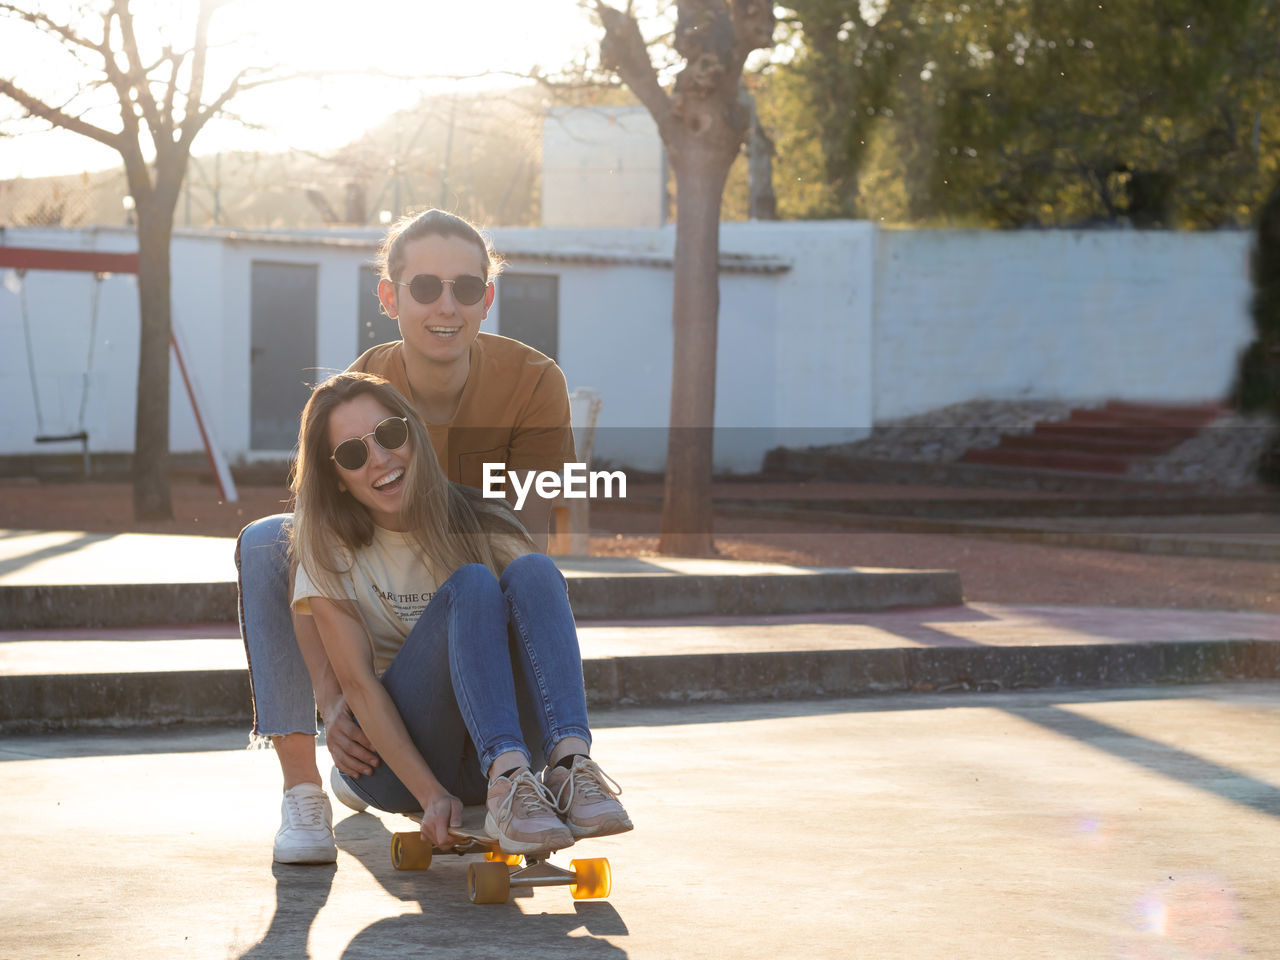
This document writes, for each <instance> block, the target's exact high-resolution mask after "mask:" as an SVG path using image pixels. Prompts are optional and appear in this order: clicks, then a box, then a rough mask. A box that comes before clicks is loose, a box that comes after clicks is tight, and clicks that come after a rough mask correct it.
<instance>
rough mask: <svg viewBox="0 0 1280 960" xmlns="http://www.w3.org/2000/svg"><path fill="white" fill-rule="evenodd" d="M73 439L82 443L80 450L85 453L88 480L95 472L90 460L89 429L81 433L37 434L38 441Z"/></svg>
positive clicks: (48, 441) (85, 475) (66, 440)
mask: <svg viewBox="0 0 1280 960" xmlns="http://www.w3.org/2000/svg"><path fill="white" fill-rule="evenodd" d="M72 440H76V441H79V443H80V451H81V453H83V454H84V478H85V479H86V480H88V479H89V476H90V474H91V473H92V472H93V469H92V465H91V464H90V462H89V431H87V430H81V431H80V432H79V433H43V434H37V435H36V443H67V442H70V441H72Z"/></svg>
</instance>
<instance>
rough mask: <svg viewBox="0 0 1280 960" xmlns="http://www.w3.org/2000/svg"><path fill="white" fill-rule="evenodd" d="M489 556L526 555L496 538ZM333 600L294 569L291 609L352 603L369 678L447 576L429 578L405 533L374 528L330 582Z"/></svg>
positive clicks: (386, 662)
mask: <svg viewBox="0 0 1280 960" xmlns="http://www.w3.org/2000/svg"><path fill="white" fill-rule="evenodd" d="M490 543H491V544H492V545H493V547H494V549H495V552H501V551H504V550H505V551H510V555H517V554H520V553H524V552H525V551H526V549H527V547H525V546H524V545H523V543H522V541H521V540H520V539H519V538H518V537H515V536H509V535H503V534H497V535H495V536H493V538H492V539H491V540H490ZM334 579H335V580H336V583H335V584H334V587H335V588H336V589H337V590H339V591H341V592H340V593H339V594H338V596H328V594H327V593H326V592H325V591H324V590H323V589H321V588H320V587H319V586H318V585H317V584H316V581H315V580H314V579H312V577H311V575H310V574H308V573H307V570H306V568H305V567H304V566H301V565H299V567H298V572H297V576H296V577H295V579H294V586H293V609H294V611H295V612H296V613H301V614H307V615H309V614H310V613H311V598H312V597H325V598H326V599H329V600H351V601H354V603H355V607H356V611H357V613H358V614H359V616H360V621H361V623H363V624H364V629H365V632H366V633H367V634H368V636H369V644H370V652H371V653H372V655H373V672H374V673H375V674H376V675H377V676H379V677H380V676H382V673H383V671H384V670H386V669H387V667H389V666H390V665H391V661H392V660H393V659H395V655H396V654H397V653H399V652H400V647H401V646H403V645H404V641H405V639H406V638H407V637H408V636H409V631H410V630H412V629H413V627H414V624H416V623H417V622H418V618H419V617H421V616H422V611H423V610H425V609H426V608H427V604H428V603H430V602H431V598H432V597H433V596H435V593H436V590H437V589H438V588H439V586H440V584H442V583H443V582H444V581H445V580H447V579H448V577H447V576H440V575H439V574H438V573H436V572H433V571H432V570H431V568H430V566H429V565H428V563H427V561H426V559H425V558H424V557H423V556H422V554H421V553H420V552H419V551H418V547H417V541H416V540H415V539H414V537H413V534H411V533H400V532H397V531H395V530H387V529H385V528H383V527H379V526H376V525H375V526H374V528H373V540H372V542H371V543H370V544H369V545H368V546H366V547H361V548H360V549H358V550H356V552H355V558H354V561H353V562H352V564H351V569H350V570H349V571H348V572H346V573H344V574H341V575H340V576H338V577H336V578H334Z"/></svg>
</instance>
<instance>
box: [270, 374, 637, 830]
mask: <svg viewBox="0 0 1280 960" xmlns="http://www.w3.org/2000/svg"><path fill="white" fill-rule="evenodd" d="M293 491H294V495H295V500H296V502H295V512H294V520H293V532H292V540H291V545H290V547H291V550H292V553H293V556H294V558H295V559H296V561H297V563H298V572H297V578H296V585H295V589H294V594H293V598H294V610H295V612H296V613H300V614H303V613H309V614H310V615H311V616H312V617H314V619H315V625H316V627H317V628H318V630H319V633H320V639H321V641H322V642H323V645H324V650H325V653H326V654H327V656H328V659H329V662H330V664H331V665H332V667H333V670H334V673H335V674H336V676H337V679H338V682H339V683H340V684H341V687H342V691H343V694H344V695H345V697H346V701H347V705H348V707H349V708H350V710H351V711H352V713H353V714H354V716H355V718H356V721H357V722H358V723H359V724H360V727H361V729H362V730H363V732H364V734H365V735H366V736H367V737H368V739H369V741H370V742H371V743H372V745H373V747H374V748H375V749H376V751H377V753H378V755H379V756H380V757H381V758H382V760H383V763H382V764H381V765H380V766H379V767H377V768H376V769H375V770H374V771H373V772H372V773H370V774H367V775H364V776H360V777H358V778H353V777H349V776H347V775H346V774H341V773H340V774H339V776H340V778H341V779H340V780H338V781H337V785H338V787H339V790H338V794H339V799H342V800H343V801H344V802H347V803H348V804H349V805H351V806H355V807H360V806H361V805H362V804H366V803H367V804H372V805H373V806H375V807H378V808H380V809H383V810H388V811H392V812H408V811H413V810H421V811H422V812H423V817H422V834H423V836H424V838H426V839H427V840H430V841H431V842H433V843H435V844H437V845H440V846H448V845H449V844H450V839H449V827H450V826H459V825H460V824H461V812H462V804H463V803H481V802H483V803H485V804H486V806H487V808H488V812H487V815H486V820H485V826H486V828H487V829H488V831H489V832H490V833H491V834H493V835H494V836H495V837H496V838H497V839H498V841H499V843H500V844H501V846H502V849H503V850H505V851H507V852H510V853H538V852H545V851H548V850H556V849H561V848H563V847H566V846H569V845H570V844H571V843H573V841H574V839H576V838H578V837H585V836H600V835H605V834H611V833H620V832H622V831H625V830H630V829H631V821H630V820H629V819H628V817H627V813H626V811H625V810H624V809H623V807H622V805H621V804H620V803H619V802H618V800H617V795H618V793H620V790H619V789H618V787H617V784H615V783H614V782H613V781H612V780H611V779H610V778H609V777H607V776H606V775H605V773H604V772H603V771H602V770H601V769H600V767H599V766H598V765H597V764H596V763H595V762H594V761H593V760H592V759H591V758H590V756H589V750H590V744H591V732H590V729H589V728H588V725H587V709H586V695H585V692H584V690H583V682H582V661H581V654H580V652H579V649H578V640H577V632H576V629H575V627H574V622H573V614H572V612H571V611H570V609H569V601H568V596H567V594H566V591H565V583H564V578H563V577H562V576H561V575H560V572H559V571H558V570H557V569H556V567H555V565H554V564H553V563H552V561H551V560H549V559H548V558H547V557H546V556H544V555H542V554H539V553H536V552H533V551H534V548H533V543H532V542H531V540H530V539H529V536H528V534H527V533H526V532H525V530H524V528H523V527H521V526H520V524H519V522H518V521H517V520H516V519H515V517H514V516H513V514H512V513H511V511H510V509H509V508H508V507H507V506H506V504H505V503H503V502H502V501H492V500H485V499H483V498H482V497H481V496H480V494H479V492H478V491H476V490H474V489H473V488H471V487H467V486H464V485H462V484H458V483H451V482H450V481H449V480H448V479H447V478H446V477H445V475H444V473H443V471H442V470H441V469H440V465H439V463H438V461H437V459H436V456H435V453H434V451H433V450H432V447H431V443H430V439H429V437H428V435H427V431H426V428H425V427H424V426H423V424H422V422H421V420H420V419H419V417H418V416H417V414H416V412H415V410H414V408H413V407H412V406H411V405H410V403H409V402H408V401H407V400H405V399H404V397H403V396H402V395H401V394H400V393H399V392H398V391H397V390H396V389H395V388H394V387H392V386H391V384H390V383H388V382H387V381H385V380H383V379H381V378H379V377H375V376H371V375H368V374H361V373H344V374H339V375H338V376H335V377H332V378H330V379H329V380H327V381H326V382H324V383H323V384H321V385H320V386H319V387H317V388H316V390H315V392H314V393H313V394H312V396H311V399H310V400H309V401H308V403H307V406H306V408H305V409H304V410H303V414H302V430H301V436H300V440H299V453H298V459H297V462H296V464H295V471H294V479H293ZM544 765H545V766H544ZM540 768H541V773H540V775H535V773H534V771H535V770H538V769H540Z"/></svg>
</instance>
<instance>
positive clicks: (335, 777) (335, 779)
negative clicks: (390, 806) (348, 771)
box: [329, 767, 369, 813]
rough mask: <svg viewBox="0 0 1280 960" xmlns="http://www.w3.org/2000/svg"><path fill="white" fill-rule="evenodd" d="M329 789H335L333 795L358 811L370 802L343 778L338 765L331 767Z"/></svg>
mask: <svg viewBox="0 0 1280 960" xmlns="http://www.w3.org/2000/svg"><path fill="white" fill-rule="evenodd" d="M329 789H331V790H332V791H333V795H334V796H335V797H337V798H338V802H339V803H341V804H342V805H343V806H344V807H350V808H351V809H352V810H354V811H355V812H356V813H360V812H361V811H363V810H364V809H365V808H367V807H368V806H369V804H367V803H365V801H364V800H362V799H361V798H360V795H359V794H358V793H356V792H355V791H354V790H352V789H351V786H350V785H349V784H348V783H347V781H346V780H344V779H343V778H342V774H340V773H339V772H338V768H337V767H330V768H329Z"/></svg>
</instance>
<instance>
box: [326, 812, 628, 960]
mask: <svg viewBox="0 0 1280 960" xmlns="http://www.w3.org/2000/svg"><path fill="white" fill-rule="evenodd" d="M344 812H345V811H344ZM338 815H339V816H340V815H341V813H339V814H338ZM404 823H405V827H406V829H412V828H413V824H412V822H411V821H410V820H408V819H406V820H405V821H404ZM334 836H335V837H336V839H337V841H338V847H339V848H340V849H341V850H342V851H344V852H345V853H347V854H350V855H351V856H353V857H355V858H356V859H357V860H359V861H360V863H361V864H363V865H364V867H365V869H366V870H368V871H369V873H370V874H371V875H372V876H373V877H374V878H375V879H377V881H378V882H379V883H380V884H382V886H383V888H384V889H385V890H386V891H387V892H388V893H389V894H391V895H392V896H393V897H396V898H397V899H399V900H402V901H406V902H415V903H417V904H418V907H419V911H420V912H418V913H407V914H403V915H401V916H398V917H388V918H386V919H385V920H379V921H377V922H376V923H374V924H372V925H371V926H369V927H367V928H365V929H364V930H362V931H361V932H360V933H359V934H357V935H356V936H355V937H354V938H353V939H352V941H351V943H350V944H348V945H347V947H346V949H345V950H344V951H343V953H342V956H343V958H344V960H347V958H358V957H370V958H377V960H382V958H385V957H387V956H417V955H419V954H422V953H430V954H431V955H432V956H441V955H456V956H460V957H468V958H470V957H490V956H492V957H501V958H504V960H505V958H507V957H510V956H513V955H515V956H519V955H521V952H522V951H521V945H522V944H524V945H534V944H536V945H537V955H538V956H557V955H559V954H560V953H562V952H563V953H565V954H570V953H572V955H573V956H575V957H611V958H622V957H625V956H626V951H624V950H622V949H620V948H619V947H616V946H614V945H613V944H611V943H609V942H608V941H606V940H602V939H598V938H600V937H604V936H627V935H629V931H628V929H627V925H626V923H625V922H624V921H623V919H622V917H621V916H620V915H619V914H618V911H617V910H616V909H615V908H614V906H613V905H612V904H611V903H609V902H608V901H604V900H594V901H569V902H571V903H573V906H574V912H573V913H572V914H565V913H541V912H538V911H537V910H536V908H535V907H534V903H533V899H532V898H545V900H544V902H545V901H549V900H550V899H551V898H562V899H563V900H568V898H569V894H568V890H567V889H565V888H561V887H552V888H549V889H544V890H539V891H537V892H536V893H535V892H533V891H525V892H524V894H523V895H521V896H519V897H518V898H515V899H513V900H512V901H510V902H508V903H506V904H504V905H485V906H477V905H475V904H473V903H471V902H470V901H469V900H468V899H467V889H466V877H467V866H468V864H470V863H472V862H474V861H475V858H474V857H455V856H438V857H436V859H435V860H434V862H433V863H432V865H431V868H430V869H429V870H425V871H399V870H396V869H395V868H394V867H393V866H392V865H391V831H389V830H388V829H387V827H386V826H385V825H384V824H383V822H382V821H381V820H380V819H378V818H377V817H374V816H371V815H369V814H363V813H361V814H351V815H349V816H347V817H346V819H344V820H341V821H339V822H338V823H337V824H336V825H335V827H334ZM521 902H524V903H527V904H528V907H526V908H522V907H521V905H520V904H521ZM584 929H585V931H586V935H583V934H582V933H581V931H583V930H584ZM571 934H572V935H573V936H571Z"/></svg>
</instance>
